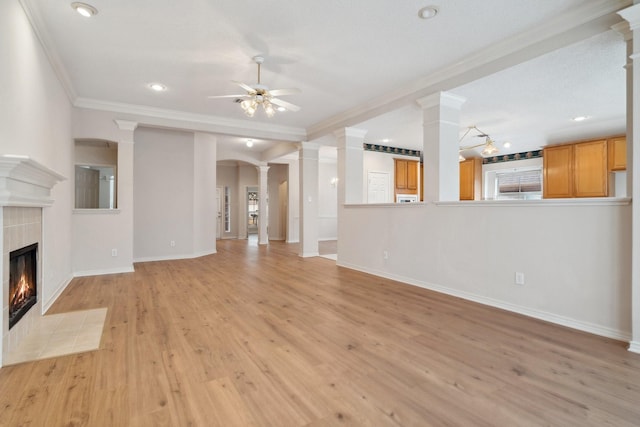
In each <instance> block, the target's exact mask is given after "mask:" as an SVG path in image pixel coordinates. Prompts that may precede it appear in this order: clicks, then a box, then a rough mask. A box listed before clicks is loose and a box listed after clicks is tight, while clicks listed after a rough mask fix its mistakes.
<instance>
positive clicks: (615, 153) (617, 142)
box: [607, 136, 627, 171]
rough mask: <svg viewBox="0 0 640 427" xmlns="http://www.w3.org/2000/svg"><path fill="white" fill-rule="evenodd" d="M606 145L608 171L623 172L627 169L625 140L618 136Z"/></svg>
mask: <svg viewBox="0 0 640 427" xmlns="http://www.w3.org/2000/svg"><path fill="white" fill-rule="evenodd" d="M607 144H608V147H607V148H608V150H609V152H608V157H609V170H610V171H623V170H626V169H627V138H626V137H624V136H618V137H616V138H611V139H609V141H608V142H607Z"/></svg>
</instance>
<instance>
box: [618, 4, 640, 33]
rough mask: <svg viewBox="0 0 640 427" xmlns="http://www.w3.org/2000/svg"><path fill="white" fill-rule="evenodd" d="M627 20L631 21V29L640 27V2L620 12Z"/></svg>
mask: <svg viewBox="0 0 640 427" xmlns="http://www.w3.org/2000/svg"><path fill="white" fill-rule="evenodd" d="M618 15H620V16H621V17H622V18H623V19H624V20H625V21H627V22H628V23H629V26H630V27H631V31H635V30H637V29H638V28H640V4H635V5H633V6H631V7H628V8H626V9H624V10H621V11H619V12H618Z"/></svg>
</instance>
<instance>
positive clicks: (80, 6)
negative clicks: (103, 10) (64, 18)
mask: <svg viewBox="0 0 640 427" xmlns="http://www.w3.org/2000/svg"><path fill="white" fill-rule="evenodd" d="M71 7H72V8H73V9H74V10H75V11H76V12H78V13H79V14H80V15H82V16H84V17H85V18H91V17H92V16H93V15H97V14H98V9H96V8H95V7H93V6H91V5H90V4H86V3H80V2H73V3H71Z"/></svg>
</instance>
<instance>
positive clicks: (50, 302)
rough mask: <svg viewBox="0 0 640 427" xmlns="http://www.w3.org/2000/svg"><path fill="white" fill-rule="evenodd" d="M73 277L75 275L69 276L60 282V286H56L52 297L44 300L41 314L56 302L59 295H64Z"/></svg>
mask: <svg viewBox="0 0 640 427" xmlns="http://www.w3.org/2000/svg"><path fill="white" fill-rule="evenodd" d="M72 279H73V276H69V278H67V279H65V280H63V281H62V282H60V284H59V285H58V287H57V288H56V290H55V292H54V293H53V295H51V297H49V299H48V300H46V301H44V300H43V301H42V313H41V314H43V315H44V314H45V313H46V312H47V311H48V310H49V309H50V308H51V306H52V305H53V303H54V302H56V300H57V299H58V297H60V295H62V292H64V290H65V289H67V286H69V283H71V280H72Z"/></svg>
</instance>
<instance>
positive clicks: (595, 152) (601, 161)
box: [573, 140, 609, 197]
mask: <svg viewBox="0 0 640 427" xmlns="http://www.w3.org/2000/svg"><path fill="white" fill-rule="evenodd" d="M608 177H609V172H608V170H607V140H600V141H591V142H581V143H578V144H575V145H574V151H573V180H574V181H573V182H574V185H573V192H574V196H575V197H606V196H608V195H609V186H608V183H609V179H608Z"/></svg>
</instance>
